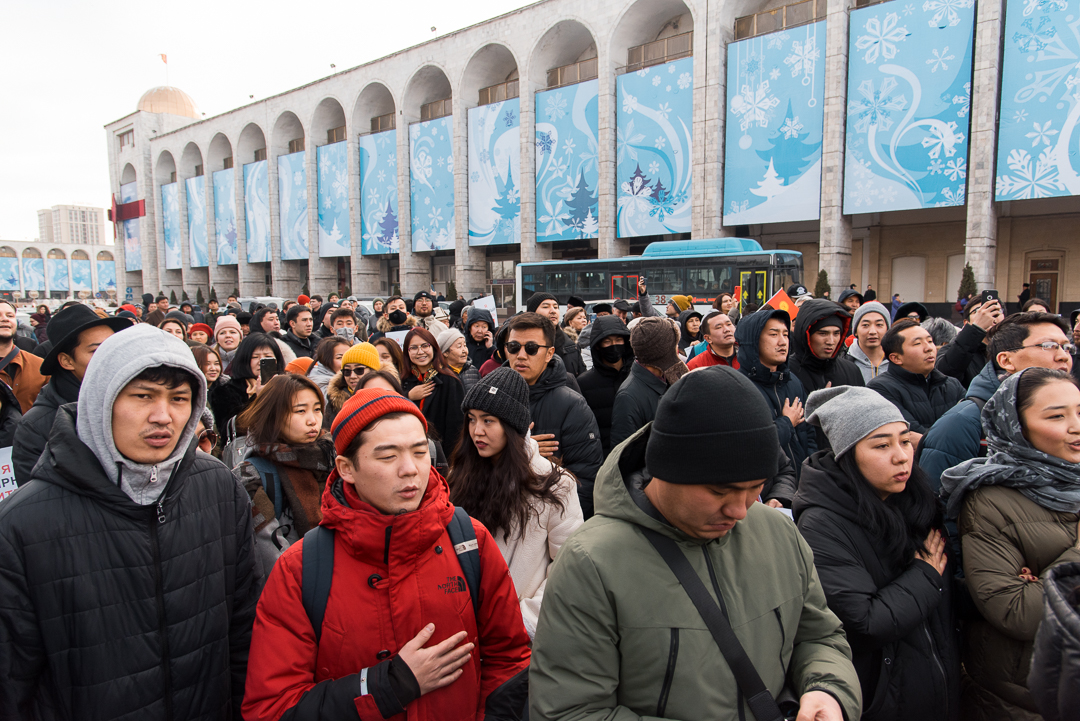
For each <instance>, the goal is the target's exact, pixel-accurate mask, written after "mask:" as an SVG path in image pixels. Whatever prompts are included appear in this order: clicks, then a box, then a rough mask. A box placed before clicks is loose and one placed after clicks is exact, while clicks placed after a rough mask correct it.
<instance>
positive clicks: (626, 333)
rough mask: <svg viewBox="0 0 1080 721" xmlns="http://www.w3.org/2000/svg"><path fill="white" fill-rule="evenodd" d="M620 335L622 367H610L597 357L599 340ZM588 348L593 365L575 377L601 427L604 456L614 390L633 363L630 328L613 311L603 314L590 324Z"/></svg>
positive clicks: (606, 450) (613, 404)
mask: <svg viewBox="0 0 1080 721" xmlns="http://www.w3.org/2000/svg"><path fill="white" fill-rule="evenodd" d="M612 336H619V337H622V338H624V339H625V342H624V344H623V346H622V349H623V362H622V368H613V367H612V366H609V365H607V364H606V363H604V362H603V361H601V360H600V343H601V342H602V341H603V340H604V339H605V338H610V337H612ZM589 350H590V352H591V353H592V362H593V367H592V369H591V370H588V371H585V372H584V373H582V374H581V376H580V377H579V378H578V379H577V381H578V386H580V387H581V395H583V396H585V400H586V401H588V402H589V408H592V412H593V415H594V416H596V425H597V426H599V427H600V443H601V445H602V446H603V448H604V455H605V456H606V455H607V454H608V452H609V451H610V450H611V412H612V409H613V408H614V407H615V394H616V393H618V392H619V386H621V385H622V383H623V381H625V380H626V377H627V376H628V375H630V367H631V366H632V365H633V364H634V350H633V349H632V348H631V347H630V330H629V329H628V328H627V327H626V324H625V323H623V322H622V320H620V319H619V317H618V316H615V315H602V316H600V317H599V318H597V319H596V320H595V321H594V322H593V324H592V333H591V334H590V338H589Z"/></svg>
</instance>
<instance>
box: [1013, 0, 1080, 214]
mask: <svg viewBox="0 0 1080 721" xmlns="http://www.w3.org/2000/svg"><path fill="white" fill-rule="evenodd" d="M1078 17H1080V2H1078V0H1023V1H1020V0H1013V1H1012V2H1009V3H1008V6H1007V9H1006V13H1005V33H1004V42H1005V58H1004V62H1003V63H1002V65H1001V111H1000V115H999V116H998V117H999V118H1000V120H999V121H998V161H997V172H998V175H997V187H996V193H995V196H996V199H997V200H1026V199H1029V198H1054V197H1059V196H1064V195H1080V174H1078V172H1077V170H1075V169H1074V168H1078V167H1080V162H1077V155H1078V151H1080V145H1078V133H1077V127H1076V126H1077V122H1078V121H1080V70H1078V68H1080V23H1078V22H1077V18H1078Z"/></svg>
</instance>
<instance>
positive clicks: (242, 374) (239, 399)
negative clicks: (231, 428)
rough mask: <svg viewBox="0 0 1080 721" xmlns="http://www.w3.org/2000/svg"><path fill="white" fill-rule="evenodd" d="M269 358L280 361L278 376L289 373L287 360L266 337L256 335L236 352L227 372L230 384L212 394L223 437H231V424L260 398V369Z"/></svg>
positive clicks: (223, 384) (278, 362) (214, 390)
mask: <svg viewBox="0 0 1080 721" xmlns="http://www.w3.org/2000/svg"><path fill="white" fill-rule="evenodd" d="M266 358H272V359H274V360H275V361H277V365H276V367H277V372H278V373H284V372H285V359H284V358H282V357H281V350H280V349H278V345H277V343H275V342H274V341H273V340H272V339H271V338H269V337H268V336H267V335H266V334H264V333H252V334H251V335H249V336H248V337H247V338H245V339H244V340H243V342H242V343H241V344H240V347H239V348H237V349H236V356H235V357H234V358H233V361H232V363H230V364H229V366H228V368H226V370H225V372H226V373H228V375H229V380H228V381H227V382H225V383H221V384H219V385H218V386H217V387H216V388H214V389H212V390H211V391H210V392H209V393H208V395H207V398H208V399H209V401H210V407H211V408H212V409H213V411H214V421H215V422H216V423H217V427H218V430H219V431H220V432H221V433H225V434H227V429H228V425H229V421H230V420H231V419H233V418H235V417H236V416H238V415H240V413H241V412H243V410H244V409H245V408H247V407H248V406H249V405H251V403H252V401H254V400H255V397H256V396H258V395H259V391H261V390H262V387H263V384H262V380H261V375H260V373H259V370H260V368H259V365H260V363H262V361H263V359H266Z"/></svg>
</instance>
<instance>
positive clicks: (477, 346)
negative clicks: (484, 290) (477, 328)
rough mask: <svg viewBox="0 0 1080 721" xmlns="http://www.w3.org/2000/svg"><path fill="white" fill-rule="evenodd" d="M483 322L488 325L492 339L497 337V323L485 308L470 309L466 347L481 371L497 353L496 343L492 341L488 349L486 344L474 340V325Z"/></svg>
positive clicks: (465, 333) (465, 332) (471, 359)
mask: <svg viewBox="0 0 1080 721" xmlns="http://www.w3.org/2000/svg"><path fill="white" fill-rule="evenodd" d="M481 321H483V322H484V323H487V326H488V330H490V331H491V334H492V338H494V335H495V321H494V320H492V318H491V313H489V312H488V311H486V310H484V309H483V308H470V309H469V322H468V324H467V325H466V326H465V331H464V335H465V346H466V347H467V348H468V349H469V360H470V361H472V364H473V365H474V366H475V367H476V368H477V369H478V370H479V368H480V366H482V365H484V364H485V363H487V362H488V359H489V358H491V354H492V353H494V352H495V342H494V340H492V343H491V347H490V348H488V347H487V345H486V344H485V343H478V342H476V341H475V340H473V337H472V326H473V324H474V323H479V322H481Z"/></svg>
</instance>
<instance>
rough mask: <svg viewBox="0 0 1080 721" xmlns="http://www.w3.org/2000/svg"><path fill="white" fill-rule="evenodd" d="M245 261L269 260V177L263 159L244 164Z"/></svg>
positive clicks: (258, 261)
mask: <svg viewBox="0 0 1080 721" xmlns="http://www.w3.org/2000/svg"><path fill="white" fill-rule="evenodd" d="M244 221H245V223H246V225H245V227H246V228H247V262H249V263H269V262H270V177H269V176H268V175H267V164H266V161H265V160H257V161H255V162H254V163H248V164H247V165H245V166H244Z"/></svg>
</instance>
